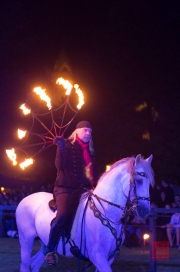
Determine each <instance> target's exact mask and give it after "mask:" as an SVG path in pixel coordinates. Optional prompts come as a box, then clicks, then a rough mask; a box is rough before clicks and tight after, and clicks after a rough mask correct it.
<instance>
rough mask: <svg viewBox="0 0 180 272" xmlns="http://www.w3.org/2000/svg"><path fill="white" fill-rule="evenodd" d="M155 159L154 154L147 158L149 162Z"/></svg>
mask: <svg viewBox="0 0 180 272" xmlns="http://www.w3.org/2000/svg"><path fill="white" fill-rule="evenodd" d="M152 159H153V155H152V154H151V156H149V158H147V159H146V161H147V162H149V164H151V162H152Z"/></svg>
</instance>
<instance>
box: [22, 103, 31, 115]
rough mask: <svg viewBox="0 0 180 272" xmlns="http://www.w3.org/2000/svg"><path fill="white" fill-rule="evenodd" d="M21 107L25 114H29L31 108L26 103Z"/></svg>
mask: <svg viewBox="0 0 180 272" xmlns="http://www.w3.org/2000/svg"><path fill="white" fill-rule="evenodd" d="M19 108H20V109H21V110H22V111H23V113H24V114H25V115H27V114H29V113H30V112H31V110H30V109H28V108H27V107H26V105H25V104H22V105H21V106H20V107H19Z"/></svg>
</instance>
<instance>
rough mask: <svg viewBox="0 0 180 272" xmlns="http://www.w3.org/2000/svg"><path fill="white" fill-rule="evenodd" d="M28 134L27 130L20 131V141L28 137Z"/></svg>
mask: <svg viewBox="0 0 180 272" xmlns="http://www.w3.org/2000/svg"><path fill="white" fill-rule="evenodd" d="M26 132H27V130H21V129H18V138H19V139H22V138H24V137H25V136H26Z"/></svg>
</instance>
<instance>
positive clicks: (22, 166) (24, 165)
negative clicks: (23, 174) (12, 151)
mask: <svg viewBox="0 0 180 272" xmlns="http://www.w3.org/2000/svg"><path fill="white" fill-rule="evenodd" d="M30 164H33V159H31V158H29V159H25V161H23V162H22V163H20V167H21V168H22V169H23V170H24V169H25V167H27V166H29V165H30Z"/></svg>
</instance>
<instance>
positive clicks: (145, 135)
mask: <svg viewBox="0 0 180 272" xmlns="http://www.w3.org/2000/svg"><path fill="white" fill-rule="evenodd" d="M142 138H143V139H144V140H150V134H149V132H146V133H144V134H143V135H142Z"/></svg>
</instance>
